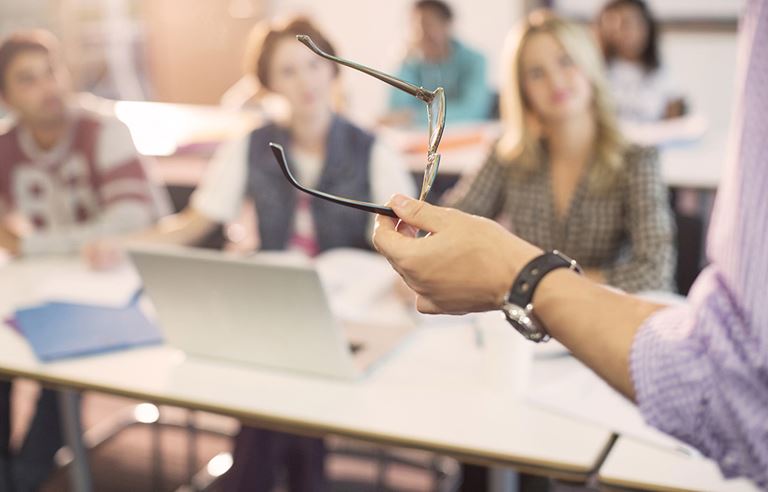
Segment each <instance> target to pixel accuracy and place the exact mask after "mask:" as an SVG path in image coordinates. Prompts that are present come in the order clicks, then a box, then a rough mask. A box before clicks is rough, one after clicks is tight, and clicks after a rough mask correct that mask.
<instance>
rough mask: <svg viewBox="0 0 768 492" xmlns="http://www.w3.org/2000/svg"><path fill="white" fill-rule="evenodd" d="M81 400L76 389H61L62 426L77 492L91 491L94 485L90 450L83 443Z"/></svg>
mask: <svg viewBox="0 0 768 492" xmlns="http://www.w3.org/2000/svg"><path fill="white" fill-rule="evenodd" d="M79 402H80V398H79V395H78V393H77V392H76V391H75V390H70V389H64V390H61V391H59V406H60V407H61V427H62V430H63V431H64V441H65V442H66V444H67V447H68V448H69V450H70V452H71V453H72V463H71V464H70V465H69V467H70V468H69V480H70V485H71V488H72V490H73V491H75V492H91V491H92V490H93V485H92V483H91V470H90V467H89V466H88V450H87V449H86V448H85V444H84V443H83V429H82V426H81V423H80V404H79Z"/></svg>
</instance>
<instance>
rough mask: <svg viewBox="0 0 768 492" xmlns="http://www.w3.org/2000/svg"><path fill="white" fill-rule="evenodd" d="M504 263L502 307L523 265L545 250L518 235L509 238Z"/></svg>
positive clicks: (499, 300)
mask: <svg viewBox="0 0 768 492" xmlns="http://www.w3.org/2000/svg"><path fill="white" fill-rule="evenodd" d="M505 251H507V252H508V254H507V255H505V257H504V259H505V261H504V264H503V266H502V274H503V282H502V284H501V285H500V287H499V295H498V306H499V307H501V306H502V305H503V304H504V301H505V300H506V298H507V295H508V294H509V289H510V288H511V287H512V284H514V282H515V279H517V276H518V275H520V272H521V271H522V269H523V267H525V265H527V264H528V263H529V262H530V261H531V260H533V259H534V258H536V257H537V256H539V255H541V254H542V253H543V252H544V251H543V250H542V249H541V248H537V247H536V246H534V245H532V244H530V243H528V242H525V241H523V240H521V239H520V238H518V237H516V236H510V237H508V238H507V244H506V245H505Z"/></svg>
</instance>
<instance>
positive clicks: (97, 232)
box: [21, 201, 154, 255]
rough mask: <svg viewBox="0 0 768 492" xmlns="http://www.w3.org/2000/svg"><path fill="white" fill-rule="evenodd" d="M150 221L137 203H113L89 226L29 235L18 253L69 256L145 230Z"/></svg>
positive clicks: (149, 212)
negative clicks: (98, 242) (104, 240)
mask: <svg viewBox="0 0 768 492" xmlns="http://www.w3.org/2000/svg"><path fill="white" fill-rule="evenodd" d="M153 220H154V213H153V211H152V209H151V208H150V207H148V206H147V205H146V204H144V203H141V202H133V201H131V202H126V203H117V204H115V205H113V206H112V207H110V208H109V209H108V210H106V211H105V212H104V213H103V214H102V215H101V216H100V217H99V218H98V219H97V220H94V221H92V222H91V223H88V224H84V225H78V226H73V227H71V228H69V229H66V230H63V231H56V232H42V233H33V234H31V235H29V236H26V237H24V238H22V242H21V253H22V254H24V255H35V254H69V253H74V252H77V251H79V250H80V248H82V247H83V246H85V245H86V244H88V243H89V242H91V241H94V240H96V239H101V238H107V237H116V236H118V235H121V234H125V233H128V232H130V231H136V230H141V229H143V228H146V227H148V226H149V225H150V224H151V223H152V221H153Z"/></svg>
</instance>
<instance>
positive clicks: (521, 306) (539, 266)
mask: <svg viewBox="0 0 768 492" xmlns="http://www.w3.org/2000/svg"><path fill="white" fill-rule="evenodd" d="M558 268H568V269H570V270H573V271H575V272H577V273H581V267H580V266H579V264H578V263H576V260H573V259H571V258H569V257H567V256H566V255H564V254H563V253H561V252H560V251H558V250H556V249H555V250H553V251H551V252H549V253H544V254H542V255H540V256H537V257H536V258H534V259H532V260H531V261H530V262H528V264H527V265H525V267H523V269H522V270H521V271H520V273H519V274H518V276H517V278H516V279H515V282H514V283H513V284H512V288H511V289H510V290H509V293H508V294H507V297H506V298H505V299H504V304H503V305H502V306H501V310H502V311H504V316H506V318H507V321H509V324H511V325H512V326H513V327H514V328H515V329H516V330H517V331H518V332H520V334H521V335H523V336H524V337H525V338H527V339H528V340H531V341H534V342H536V343H539V342H546V341H547V340H549V338H550V337H549V333H547V331H546V329H545V328H544V325H543V324H542V323H541V321H539V319H538V318H537V317H536V315H535V314H534V312H533V293H534V292H535V291H536V287H538V285H539V282H540V281H541V279H542V278H544V276H545V275H546V274H548V273H549V272H551V271H552V270H556V269H558Z"/></svg>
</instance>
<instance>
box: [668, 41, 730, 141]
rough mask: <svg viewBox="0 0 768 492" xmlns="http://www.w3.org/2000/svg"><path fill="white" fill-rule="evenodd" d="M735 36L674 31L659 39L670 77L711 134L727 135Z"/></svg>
mask: <svg viewBox="0 0 768 492" xmlns="http://www.w3.org/2000/svg"><path fill="white" fill-rule="evenodd" d="M736 45H737V36H736V33H735V32H687V31H673V32H669V33H664V35H663V37H662V45H661V46H662V55H663V57H664V58H663V59H664V61H665V63H666V64H667V66H668V69H669V71H670V73H671V75H672V77H673V78H674V79H675V80H677V81H678V82H679V84H680V86H681V87H683V88H684V90H685V91H686V92H687V94H688V95H689V97H690V102H691V106H692V108H691V109H692V110H693V111H695V112H700V113H702V114H704V115H706V116H707V118H708V119H709V123H710V125H709V131H710V132H721V133H722V132H727V130H728V127H729V124H730V118H731V113H732V109H733V100H734V99H733V98H734V90H735V89H734V83H735V72H736V52H737V46H736Z"/></svg>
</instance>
